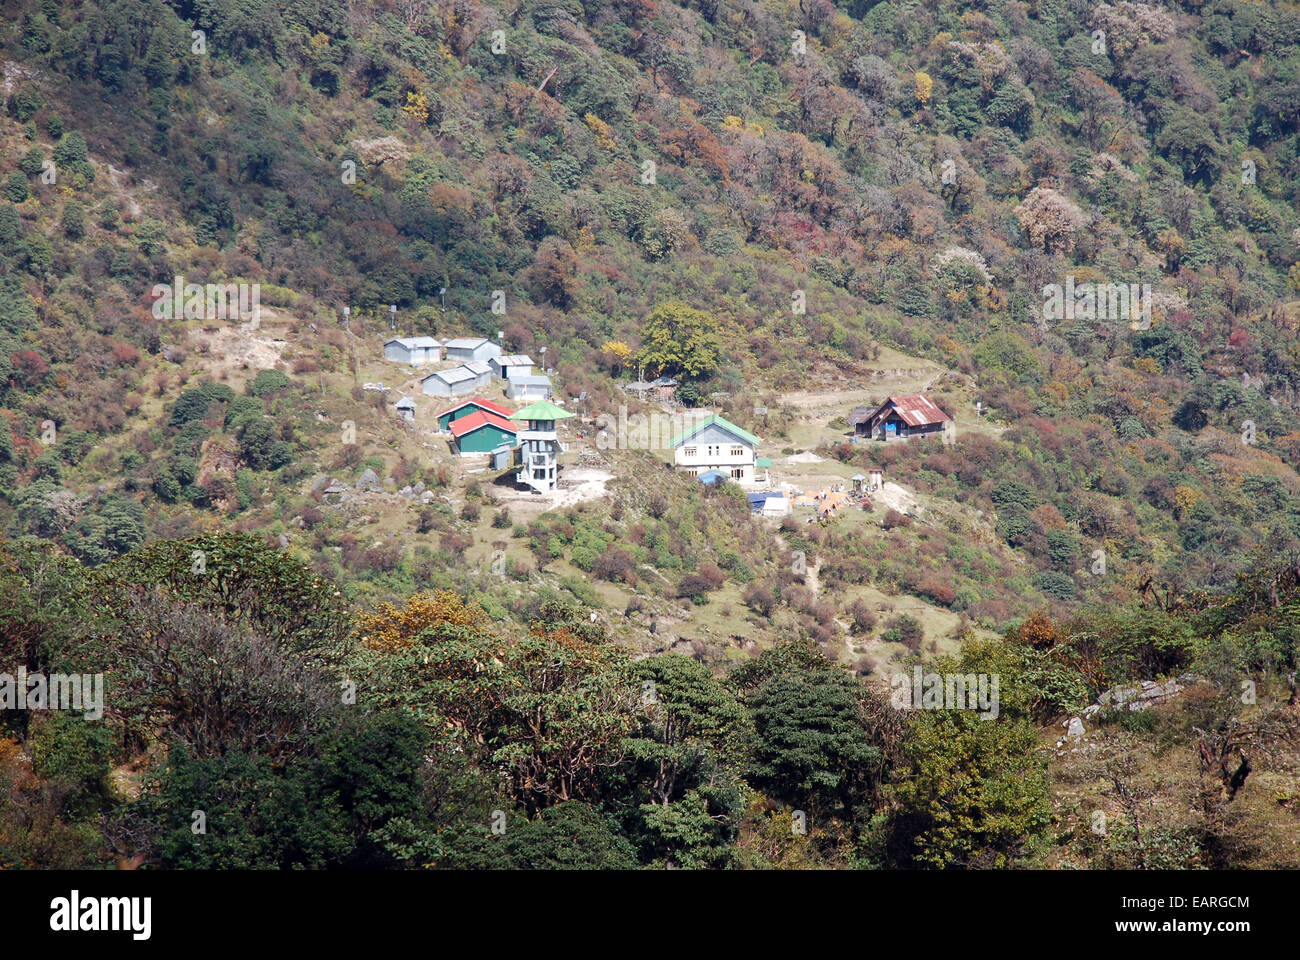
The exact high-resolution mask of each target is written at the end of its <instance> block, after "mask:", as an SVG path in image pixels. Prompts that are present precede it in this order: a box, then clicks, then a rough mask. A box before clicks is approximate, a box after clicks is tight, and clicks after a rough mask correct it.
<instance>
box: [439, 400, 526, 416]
mask: <svg viewBox="0 0 1300 960" xmlns="http://www.w3.org/2000/svg"><path fill="white" fill-rule="evenodd" d="M471 404H473V405H474V406H476V407H478V408H479V409H480V410H491V411H492V412H493V413H497V414H500V415H501V416H503V417H508V416H510V415H511V414H512V413H514V410H513V409H511V408H510V407H507V406H505V405H504V404H500V403H493V402H492V401H491V400H484V399H483V398H482V397H470V398H469V399H468V400H462V401H461V402H460V403H454V404H452V405H451V406H450V407H448V408H447V409H446V410H439V411H438V416H439V417H441V416H442V415H443V414H447V413H455V412H456V411H457V410H459V409H460V408H461V407H468V406H470V405H471Z"/></svg>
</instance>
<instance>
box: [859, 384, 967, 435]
mask: <svg viewBox="0 0 1300 960" xmlns="http://www.w3.org/2000/svg"><path fill="white" fill-rule="evenodd" d="M951 419H952V417H950V416H948V414H946V413H944V412H943V411H942V410H941V409H939V405H938V404H937V403H935V402H934V401H933V400H931V399H930V398H929V397H927V396H926V395H925V394H923V393H909V394H905V395H903V396H898V397H889V398H888V399H887V400H885V402H884V403H882V404H881V405H880V406H878V407H877V408H876V409H875V410H874V411H873V412H872V413H871V414H870V415H869V416H867V417H866V418H864V419H862V420H860V421H859V422H858V423H857V424H856V425H855V429H856V432H857V433H858V434H859V435H860V436H867V437H874V438H875V439H877V440H907V439H910V438H912V437H928V436H933V435H935V434H939V433H943V425H944V424H945V423H947V422H948V421H949V420H951Z"/></svg>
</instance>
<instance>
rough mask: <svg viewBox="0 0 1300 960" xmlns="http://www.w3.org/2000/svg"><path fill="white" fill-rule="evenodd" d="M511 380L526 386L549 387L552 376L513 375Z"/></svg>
mask: <svg viewBox="0 0 1300 960" xmlns="http://www.w3.org/2000/svg"><path fill="white" fill-rule="evenodd" d="M510 382H511V383H518V384H522V385H523V386H526V387H549V386H550V385H551V378H550V377H543V376H531V377H511V378H510Z"/></svg>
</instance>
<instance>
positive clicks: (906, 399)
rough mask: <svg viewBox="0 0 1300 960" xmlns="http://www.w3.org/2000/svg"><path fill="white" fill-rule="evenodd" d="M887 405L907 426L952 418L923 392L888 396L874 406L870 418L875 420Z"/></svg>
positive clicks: (920, 425) (940, 421)
mask: <svg viewBox="0 0 1300 960" xmlns="http://www.w3.org/2000/svg"><path fill="white" fill-rule="evenodd" d="M889 407H893V408H894V410H895V411H897V413H898V416H899V417H900V418H902V421H903V422H904V423H906V424H907V425H908V426H909V427H922V426H925V425H927V424H931V423H943V422H944V421H946V420H951V419H952V417H950V416H948V414H946V413H944V412H943V411H942V410H940V409H939V405H938V404H937V403H935V402H934V401H933V400H931V399H930V398H929V397H927V396H926V395H925V394H923V393H908V394H904V395H903V396H899V397H889V398H888V399H887V400H886V401H885V402H884V403H882V404H881V405H880V406H879V407H877V408H876V412H875V413H873V414H872V415H871V419H872V420H875V419H876V417H878V416H879V415H880V414H882V413H883V412H885V410H886V409H888V408H889Z"/></svg>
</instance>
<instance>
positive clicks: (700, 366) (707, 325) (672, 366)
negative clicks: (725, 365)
mask: <svg viewBox="0 0 1300 960" xmlns="http://www.w3.org/2000/svg"><path fill="white" fill-rule="evenodd" d="M721 353H722V339H721V336H720V334H719V330H718V323H717V321H716V320H714V319H713V318H712V317H711V316H710V315H709V314H707V313H705V312H704V311H703V310H696V309H695V308H694V307H688V306H687V305H686V304H684V303H682V302H680V301H677V300H673V301H669V302H667V303H663V304H660V305H659V306H657V307H655V309H654V310H652V311H651V312H650V315H649V316H648V317H646V319H645V323H644V324H643V326H642V330H641V349H640V350H639V351H638V352H637V362H638V363H640V364H641V365H642V366H643V367H645V368H646V369H647V370H650V371H652V372H654V373H665V372H666V373H672V374H677V373H684V374H685V375H687V376H689V377H697V378H698V377H707V376H708V375H709V374H711V373H713V372H714V371H716V370H717V369H718V368H719V366H720V365H721V362H722V361H721Z"/></svg>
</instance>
